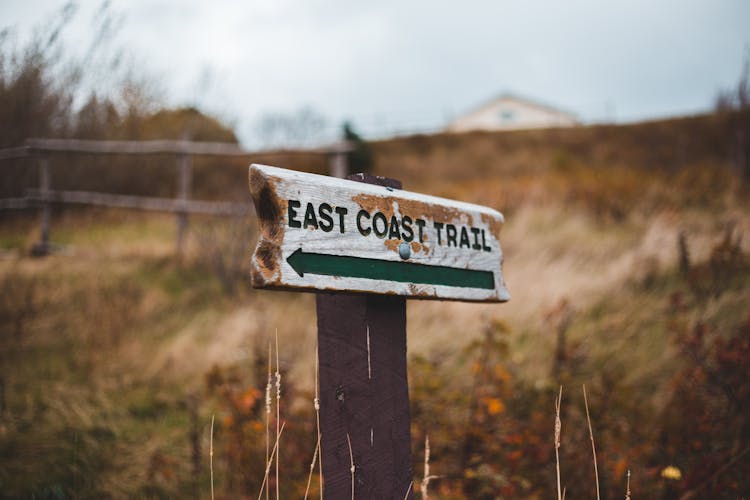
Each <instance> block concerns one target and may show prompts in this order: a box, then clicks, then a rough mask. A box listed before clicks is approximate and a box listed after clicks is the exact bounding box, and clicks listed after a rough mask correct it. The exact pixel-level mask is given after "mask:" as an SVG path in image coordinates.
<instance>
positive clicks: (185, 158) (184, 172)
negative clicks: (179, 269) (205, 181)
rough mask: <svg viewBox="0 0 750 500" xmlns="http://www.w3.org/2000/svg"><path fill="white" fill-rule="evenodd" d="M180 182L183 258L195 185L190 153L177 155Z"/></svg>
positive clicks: (179, 229) (179, 243)
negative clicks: (189, 208)
mask: <svg viewBox="0 0 750 500" xmlns="http://www.w3.org/2000/svg"><path fill="white" fill-rule="evenodd" d="M177 164H178V176H179V177H178V180H177V200H178V204H179V205H178V206H179V207H180V211H179V212H177V255H178V256H182V251H183V246H184V243H185V232H186V231H187V226H188V213H187V201H188V199H189V198H190V190H191V187H192V183H193V176H192V158H191V156H190V153H180V154H178V155H177Z"/></svg>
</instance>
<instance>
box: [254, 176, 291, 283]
mask: <svg viewBox="0 0 750 500" xmlns="http://www.w3.org/2000/svg"><path fill="white" fill-rule="evenodd" d="M275 182H276V179H274V178H272V177H270V176H264V175H263V174H262V173H261V172H259V171H257V170H254V169H250V175H249V183H250V194H251V196H252V198H253V203H254V204H255V211H256V213H257V214H258V220H259V222H260V241H259V242H258V246H257V248H256V250H255V253H254V254H253V264H254V265H253V266H252V270H251V273H250V274H251V276H250V277H251V279H252V281H253V284H255V285H267V284H269V283H270V282H273V281H275V280H276V279H277V275H278V272H279V266H280V259H281V245H282V243H283V242H284V229H283V227H282V224H283V220H282V214H283V213H284V210H285V209H286V207H284V206H283V205H285V204H286V202H285V201H283V200H280V199H279V196H278V194H277V192H276V186H275Z"/></svg>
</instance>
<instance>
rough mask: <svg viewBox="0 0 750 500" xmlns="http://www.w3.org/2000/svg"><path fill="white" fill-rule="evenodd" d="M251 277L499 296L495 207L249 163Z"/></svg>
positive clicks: (321, 287) (284, 284)
mask: <svg viewBox="0 0 750 500" xmlns="http://www.w3.org/2000/svg"><path fill="white" fill-rule="evenodd" d="M250 193H251V195H252V197H253V201H254V203H255V208H256V212H257V214H258V217H259V219H260V240H259V242H258V246H257V248H256V249H255V253H254V255H253V259H252V264H251V266H252V270H251V272H252V279H253V285H254V286H255V287H258V288H283V289H297V290H307V291H349V292H366V293H375V294H385V295H401V296H405V297H408V298H418V299H450V300H466V301H480V302H503V301H506V300H508V299H509V295H508V292H507V290H506V289H505V285H504V282H503V276H502V271H501V266H502V258H503V254H502V249H501V248H500V242H499V239H498V237H499V233H500V228H501V226H502V224H503V216H502V214H500V213H499V212H497V211H496V210H492V209H490V208H487V207H482V206H479V205H472V204H469V203H462V202H458V201H451V200H447V199H443V198H437V197H434V196H427V195H423V194H419V193H411V192H408V191H401V190H396V189H393V188H392V187H388V186H379V185H371V184H363V183H358V182H352V181H350V180H344V179H336V178H331V177H325V176H321V175H314V174H307V173H301V172H295V171H290V170H284V169H280V168H275V167H269V166H264V165H252V166H251V167H250Z"/></svg>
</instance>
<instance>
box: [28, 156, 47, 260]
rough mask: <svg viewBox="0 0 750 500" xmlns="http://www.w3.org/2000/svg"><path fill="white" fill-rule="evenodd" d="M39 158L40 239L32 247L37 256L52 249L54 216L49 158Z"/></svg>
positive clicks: (45, 253) (32, 251)
mask: <svg viewBox="0 0 750 500" xmlns="http://www.w3.org/2000/svg"><path fill="white" fill-rule="evenodd" d="M37 158H38V159H39V195H40V198H41V204H42V210H41V217H40V230H39V241H37V242H36V243H35V244H34V246H33V247H32V248H31V254H32V255H34V256H37V257H41V256H44V255H47V254H48V253H49V251H50V243H49V233H50V224H51V216H52V207H51V206H50V187H51V184H52V181H51V178H50V172H49V159H48V158H47V157H45V156H38V157H37Z"/></svg>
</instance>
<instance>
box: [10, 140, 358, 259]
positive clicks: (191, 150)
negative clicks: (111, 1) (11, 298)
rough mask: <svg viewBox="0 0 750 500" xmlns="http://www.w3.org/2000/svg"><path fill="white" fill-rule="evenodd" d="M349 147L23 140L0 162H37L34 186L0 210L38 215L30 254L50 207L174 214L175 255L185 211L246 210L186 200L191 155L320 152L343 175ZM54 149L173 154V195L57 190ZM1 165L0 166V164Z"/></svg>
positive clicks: (44, 239)
mask: <svg viewBox="0 0 750 500" xmlns="http://www.w3.org/2000/svg"><path fill="white" fill-rule="evenodd" d="M352 150H353V146H352V145H351V144H350V143H348V142H339V143H336V144H333V145H331V146H327V147H320V148H314V149H302V150H288V149H272V150H262V151H247V150H244V149H242V148H241V147H240V146H238V145H237V144H231V143H223V142H192V141H173V140H159V141H93V140H84V139H27V140H26V142H25V143H24V145H23V146H19V147H14V148H6V149H0V160H11V159H23V158H32V159H35V160H37V161H38V162H39V189H27V190H26V193H25V196H24V197H23V198H5V199H0V210H24V209H34V208H36V209H39V210H40V215H41V222H40V226H41V227H40V236H39V242H38V243H36V244H35V245H34V248H33V249H32V253H34V254H35V255H45V254H47V253H48V252H49V251H50V248H51V245H50V225H51V206H52V205H53V204H60V203H71V204H82V205H94V206H105V207H113V208H123V209H130V210H147V211H157V212H167V213H174V214H176V215H177V253H178V255H179V254H180V253H182V247H183V242H184V239H185V232H186V230H187V226H188V215H195V214H203V215H213V216H221V217H227V216H242V215H247V214H250V213H252V211H253V206H252V205H251V204H249V203H233V202H216V201H203V200H191V199H190V192H191V189H192V157H193V156H219V157H247V158H248V159H250V158H252V157H253V156H255V157H258V156H269V155H282V154H283V155H290V154H322V155H326V156H327V157H328V159H329V166H330V171H331V174H332V175H334V176H337V177H343V176H344V175H345V174H346V170H347V163H346V158H347V156H346V154H347V153H349V152H351V151H352ZM54 153H65V154H94V155H108V154H117V155H174V156H175V157H176V160H177V182H176V187H177V193H176V195H175V197H174V198H154V197H148V196H135V195H124V194H116V193H98V192H91V191H59V190H57V191H56V190H53V189H52V181H51V176H50V157H51V156H52V155H53V154H54ZM0 165H1V164H0Z"/></svg>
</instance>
